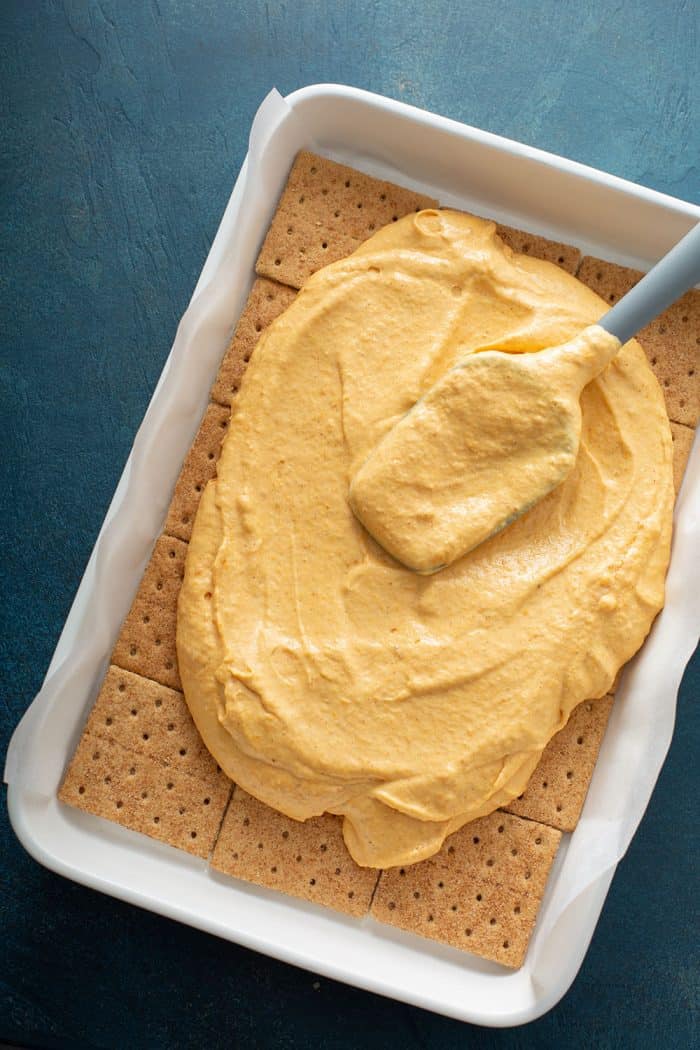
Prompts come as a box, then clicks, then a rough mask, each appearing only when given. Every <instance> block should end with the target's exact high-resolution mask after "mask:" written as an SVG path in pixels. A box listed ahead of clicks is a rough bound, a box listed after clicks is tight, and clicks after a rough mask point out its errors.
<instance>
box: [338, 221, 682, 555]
mask: <svg viewBox="0 0 700 1050" xmlns="http://www.w3.org/2000/svg"><path fill="white" fill-rule="evenodd" d="M698 281H700V224H698V225H697V226H696V227H695V228H694V229H693V230H691V231H690V233H688V234H687V235H686V236H685V237H684V238H683V240H682V241H680V242H679V243H678V244H677V245H676V246H675V247H674V248H673V249H672V250H671V251H670V252H669V253H668V255H666V256H664V258H663V259H662V260H661V261H660V262H658V263H657V264H656V266H654V268H653V269H652V270H650V271H649V273H648V274H646V276H645V277H643V278H642V280H641V281H640V282H639V283H638V284H637V285H635V287H634V288H632V289H631V291H629V292H628V293H627V295H625V296H624V297H623V298H622V299H620V301H619V302H618V303H616V304H615V306H613V307H612V309H610V310H608V311H607V313H605V314H604V315H603V317H602V318H601V319H600V321H599V322H598V324H597V325H596V326H592V327H591V328H587V329H585V330H584V331H583V332H582V333H581V335H579V336H577V337H576V338H574V339H572V340H570V341H569V342H568V343H565V344H564V345H563V346H558V347H552V348H551V349H547V350H541V351H539V352H537V353H529V354H509V353H504V352H502V351H498V350H485V351H483V352H481V353H477V354H472V355H470V356H469V357H467V358H465V359H464V360H463V361H462V362H461V363H460V364H459V365H457V366H456V367H454V368H452V369H451V370H450V371H449V372H447V373H446V375H444V376H443V377H442V378H441V379H440V380H439V381H438V382H437V383H436V384H435V385H434V386H433V387H431V389H430V390H429V391H428V392H427V393H426V394H425V395H424V397H422V398H421V400H420V401H418V402H417V403H416V404H415V405H414V406H413V408H412V409H411V410H410V411H409V412H408V413H407V414H406V415H405V416H404V417H403V418H402V419H401V420H399V422H398V423H397V424H396V425H395V426H394V427H393V428H392V429H391V430H390V431H389V433H388V434H387V435H386V436H385V437H384V438H383V439H382V440H381V441H380V442H379V443H378V445H377V446H376V447H375V448H374V449H373V450H372V452H371V453H370V455H369V456H368V458H367V459H366V460H365V462H364V463H363V464H362V465H361V467H360V468H359V470H358V471H357V473H356V474H355V476H354V477H353V479H352V481H351V484H350V489H349V494H348V500H349V503H350V506H351V507H352V509H353V512H354V513H355V515H356V516H357V518H359V520H360V521H361V522H362V524H363V525H364V526H365V527H366V528H367V530H368V531H369V532H370V533H371V535H372V536H374V538H375V539H376V540H377V541H378V543H380V544H381V545H382V547H384V549H385V550H387V551H388V552H389V553H390V554H392V555H393V556H394V557H395V558H397V559H398V560H399V561H401V562H403V564H404V565H406V566H407V567H408V568H410V569H413V570H414V571H415V572H419V573H433V572H437V571H438V570H439V569H442V568H444V567H445V566H446V565H449V564H451V563H452V562H453V561H455V560H456V559H457V558H459V557H461V556H462V555H463V554H466V553H467V552H468V551H470V550H473V548H474V547H476V546H477V545H478V544H479V543H482V542H483V541H484V540H486V539H488V538H489V537H490V536H493V535H495V534H496V533H497V532H499V531H500V530H501V529H503V528H505V527H506V525H509V524H510V523H511V522H513V521H515V519H516V518H518V517H520V515H521V514H523V513H524V512H525V511H526V510H528V509H529V508H530V507H532V506H533V505H534V504H535V503H537V502H538V501H539V500H540V499H542V498H543V497H544V496H546V495H547V493H548V492H551V491H552V489H553V488H555V487H556V486H557V485H559V484H560V483H561V482H562V481H563V480H564V479H565V478H566V476H567V475H568V474H569V472H570V471H571V469H572V467H573V465H574V463H575V461H576V456H577V453H578V447H579V441H580V435H581V409H580V405H579V398H580V395H581V391H582V390H583V388H584V387H585V386H586V384H587V383H589V382H590V381H591V380H592V379H594V378H595V376H597V375H598V374H599V373H600V372H601V371H602V370H603V369H604V368H605V366H606V365H607V364H608V363H609V362H610V361H611V360H612V359H613V357H614V356H615V355H616V354H617V352H618V350H619V348H620V346H621V345H622V344H623V343H625V342H627V340H628V339H631V338H632V336H633V335H634V334H635V333H636V332H638V331H639V329H640V328H643V327H644V326H645V325H646V324H648V323H649V321H651V320H652V319H653V318H654V317H656V316H657V315H658V314H659V313H661V312H662V311H663V310H665V309H666V307H668V306H670V305H671V304H672V303H673V302H675V300H676V299H678V298H679V297H680V296H681V295H682V294H683V293H684V292H686V291H687V290H688V289H689V288H692V287H693V285H694V284H696V283H697V282H698ZM601 330H602V331H601Z"/></svg>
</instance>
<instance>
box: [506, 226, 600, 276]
mask: <svg viewBox="0 0 700 1050" xmlns="http://www.w3.org/2000/svg"><path fill="white" fill-rule="evenodd" d="M496 229H497V230H498V236H499V237H500V238H501V240H502V241H503V242H504V243H505V244H507V245H508V247H509V248H512V249H513V251H514V252H522V254H523V255H531V256H532V257H533V259H546V261H547V262H551V263H554V264H555V266H560V267H561V268H562V270H566V271H567V273H571V274H575V273H576V271H577V270H578V266H579V263H580V261H581V252H580V251H579V250H578V248H574V247H572V245H570V244H562V243H561V241H550V240H548V239H547V238H546V237H540V236H539V234H537V233H527V232H526V231H525V230H516V229H515V228H514V227H513V226H503V225H501V224H500V223H497V224H496Z"/></svg>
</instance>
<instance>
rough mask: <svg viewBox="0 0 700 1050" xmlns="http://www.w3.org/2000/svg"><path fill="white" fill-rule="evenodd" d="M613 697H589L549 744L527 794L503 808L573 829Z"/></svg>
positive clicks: (584, 795)
mask: <svg viewBox="0 0 700 1050" xmlns="http://www.w3.org/2000/svg"><path fill="white" fill-rule="evenodd" d="M612 704H613V697H612V696H604V697H603V698H602V699H600V700H586V701H584V703H582V704H579V705H578V707H576V708H575V709H574V710H573V711H572V713H571V717H570V718H569V721H568V722H567V723H566V725H565V726H564V728H563V729H561V730H560V731H559V732H558V733H557V734H556V735H555V736H553V737H552V739H551V740H550V741H549V743H548V744H547V747H546V748H545V749H544V751H543V752H542V758H541V759H540V761H539V763H538V765H537V767H536V769H535V772H534V773H533V774H532V776H531V777H530V780H529V783H528V785H527V788H526V789H525V792H524V794H522V795H521V796H520V797H519V798H517V799H513V801H512V802H510V803H509V804H508V805H507V806H504V809H505V810H506V811H507V812H508V813H515V814H517V815H518V816H520V817H527V819H528V820H536V821H539V823H541V824H547V825H548V826H549V827H552V828H558V829H559V830H560V831H573V830H574V828H575V827H576V825H577V824H578V820H579V817H580V816H581V810H582V809H583V803H584V802H585V801H586V795H587V794H588V787H589V784H590V782H591V777H592V776H593V769H594V767H595V764H596V759H597V758H598V752H599V750H600V745H601V743H602V741H603V736H604V735H605V729H606V726H607V724H608V718H609V717H610V711H611V709H612Z"/></svg>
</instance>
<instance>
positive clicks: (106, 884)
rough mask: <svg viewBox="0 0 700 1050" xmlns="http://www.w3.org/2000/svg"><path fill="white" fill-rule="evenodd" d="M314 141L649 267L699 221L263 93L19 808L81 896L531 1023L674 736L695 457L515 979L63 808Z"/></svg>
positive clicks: (487, 153) (39, 712)
mask: <svg viewBox="0 0 700 1050" xmlns="http://www.w3.org/2000/svg"><path fill="white" fill-rule="evenodd" d="M301 147H311V148H313V149H316V150H319V151H320V152H322V153H325V154H326V155H328V156H331V157H333V158H335V159H338V160H342V161H345V162H347V163H350V164H353V165H355V166H357V167H359V168H361V169H363V170H365V171H368V172H369V173H370V174H376V175H381V176H384V177H387V178H390V179H393V180H394V181H396V182H399V183H403V184H405V185H409V186H413V187H415V188H416V189H420V190H424V191H426V192H429V193H432V194H434V195H435V196H436V197H438V198H439V200H440V201H441V202H442V203H444V204H452V205H456V206H458V207H463V208H467V209H470V210H473V211H475V212H477V213H480V214H485V215H491V216H494V217H495V218H498V219H500V220H501V221H504V222H508V223H510V224H512V225H516V226H520V227H523V228H526V229H530V230H532V231H533V232H536V233H541V234H544V235H548V236H551V237H555V238H557V239H561V240H563V241H566V242H569V243H573V244H577V245H579V246H580V247H581V248H582V249H583V250H584V251H586V252H592V253H594V254H597V255H600V256H602V257H604V258H607V259H611V260H615V261H618V262H622V263H625V264H629V265H635V266H639V267H642V268H644V267H647V266H648V265H650V264H651V263H652V262H653V261H654V260H655V259H657V258H658V257H659V256H661V255H662V254H663V253H664V252H665V251H667V250H668V248H670V246H671V245H672V244H673V243H674V242H675V241H676V240H678V239H679V238H680V237H681V236H682V235H683V234H684V233H685V232H686V231H687V230H688V229H689V228H690V227H691V226H692V224H693V223H694V222H696V221H698V219H700V209H698V208H695V207H693V206H692V205H690V204H686V203H683V202H682V201H678V200H674V199H672V198H670V197H665V196H663V195H661V194H658V193H654V192H652V191H650V190H646V189H643V188H641V187H638V186H634V185H632V184H630V183H627V182H623V181H622V180H620V179H617V178H614V177H612V176H609V175H605V174H603V173H601V172H597V171H593V170H591V169H589V168H585V167H583V166H581V165H579V164H575V163H572V162H570V161H566V160H562V159H561V158H559V157H554V156H552V155H550V154H546V153H542V152H540V151H538V150H535V149H531V148H529V147H527V146H522V145H519V144H517V143H513V142H510V141H507V140H505V139H501V138H498V137H496V136H494V135H490V134H487V133H485V132H482V131H478V130H476V129H474V128H469V127H466V126H464V125H461V124H457V123H455V122H454V121H450V120H445V119H443V118H441V117H438V116H435V115H433V114H431V113H426V112H422V111H420V110H417V109H413V108H411V107H409V106H405V105H403V104H401V103H398V102H393V101H391V100H389V99H385V98H381V97H379V96H377V95H372V94H368V93H367V92H363V91H357V90H355V89H352V88H346V87H338V86H333V85H317V86H314V87H309V88H304V89H303V90H301V91H297V92H295V93H294V94H292V95H290V96H289V97H288V98H287V99H286V101H285V100H282V99H281V97H280V96H279V95H277V94H276V93H273V94H271V95H270V96H269V97H268V99H266V101H265V103H263V106H262V107H261V110H260V112H259V114H258V117H257V118H256V122H255V124H254V126H253V130H252V132H251V142H250V152H249V155H248V158H247V161H246V164H245V165H244V167H243V169H242V171H241V174H240V176H239V178H238V180H237V182H236V184H235V186H234V190H233V193H232V195H231V199H230V201H229V203H228V207H227V208H226V212H225V214H224V217H223V219H222V222H221V226H220V228H219V231H218V233H217V236H216V239H215V241H214V244H213V245H212V249H211V252H210V254H209V257H208V259H207V262H206V264H205V266H204V269H203V271H202V275H201V277H200V280H199V282H198V284H197V288H196V290H195V294H194V296H193V298H192V302H191V304H190V307H189V309H188V311H187V313H186V314H185V316H184V317H183V320H182V322H181V324H180V326H179V328H178V332H177V336H176V339H175V343H174V345H173V349H172V352H171V354H170V356H169V358H168V361H167V363H166V366H165V368H164V370H163V374H162V375H161V378H160V381H159V383H158V386H157V388H156V391H155V393H154V395H153V399H152V401H151V404H150V406H149V409H148V412H147V413H146V416H145V418H144V421H143V424H142V425H141V427H140V429H139V432H138V434H137V436H136V440H135V442H134V446H133V450H132V454H131V456H130V458H129V461H128V463H127V465H126V468H125V470H124V474H123V476H122V478H121V480H120V482H119V485H118V487H117V490H116V493H115V495H114V498H113V500H112V504H111V506H110V508H109V511H108V513H107V516H106V518H105V522H104V525H103V527H102V530H101V532H100V535H99V538H98V540H97V543H96V545H95V549H94V551H93V553H92V557H91V559H90V562H89V564H88V567H87V569H86V572H85V576H84V578H83V580H82V583H81V585H80V588H79V590H78V593H77V595H76V598H75V601H74V603H73V607H72V609H71V611H70V614H69V616H68V619H67V620H66V624H65V627H64V630H63V633H62V635H61V638H60V640H59V643H58V646H57V648H56V652H55V654H54V658H53V660H52V662H51V666H50V668H49V673H48V675H47V678H46V680H45V683H44V686H43V687H42V690H41V692H40V693H39V695H38V697H37V698H36V699H35V701H34V702H33V704H32V705H31V707H30V708H29V710H28V711H27V713H26V714H25V716H24V718H23V719H22V721H21V723H20V725H19V726H18V728H17V730H16V732H15V734H14V737H13V739H12V742H11V744H10V749H9V751H8V757H7V766H6V771H5V778H6V780H7V782H8V785H9V788H8V805H9V810H10V817H11V820H12V824H13V826H14V828H15V831H16V833H17V835H18V836H19V838H20V840H21V842H22V843H23V845H24V846H25V847H26V849H27V850H28V851H29V852H30V853H31V854H32V855H33V856H34V857H35V858H36V859H37V860H38V861H39V862H40V863H42V864H44V865H46V866H47V867H49V868H51V869H53V870H54V871H57V872H59V873H61V874H63V875H66V876H67V877H69V878H72V879H75V880H76V881H78V882H82V883H84V884H85V885H88V886H92V887H93V888H96V889H100V890H103V891H104V892H106V893H110V894H112V895H114V896H116V897H120V898H122V899H123V900H127V901H131V902H132V903H134V904H138V905H140V906H142V907H144V908H149V909H151V910H152V911H156V912H160V913H162V914H164V915H169V916H171V917H172V918H175V919H179V920H180V921H182V922H186V923H189V924H191V925H193V926H197V927H200V928H201V929H203V930H208V931H210V932H211V933H215V934H217V935H219V936H221V937H225V938H228V939H229V940H232V941H236V942H238V943H240V944H243V945H246V946H248V947H251V948H255V949H257V950H258V951H262V952H266V953H268V954H270V955H274V956H276V957H278V958H280V959H284V960H286V961H288V962H291V963H295V964H297V965H299V966H304V967H308V968H309V969H312V970H315V971H318V972H319V973H323V974H326V975H328V976H330V977H334V978H336V979H339V980H343V981H347V982H349V983H352V984H355V985H358V986H360V987H363V988H367V989H371V990H372V991H375V992H381V993H383V994H385V995H389V996H393V997H395V998H397V999H403V1000H405V1001H407V1002H411V1003H415V1004H417V1005H419V1006H423V1007H426V1008H428V1009H431V1010H436V1011H439V1012H441V1013H444V1014H448V1015H451V1016H453V1017H457V1018H461V1019H463V1020H467V1021H472V1022H476V1023H478V1024H484V1025H493V1026H506V1025H513V1024H519V1023H522V1022H525V1021H529V1020H532V1019H534V1018H536V1017H538V1016H540V1015H541V1014H543V1013H544V1012H545V1011H547V1010H548V1009H549V1008H550V1007H552V1006H553V1005H554V1004H555V1003H556V1002H557V1000H558V999H559V998H560V997H561V996H562V995H563V994H564V992H565V991H566V990H567V989H568V987H569V986H570V984H571V982H572V981H573V979H574V977H575V975H576V973H577V971H578V968H579V966H580V964H581V962H582V959H583V957H584V954H585V952H586V949H587V947H588V943H589V941H590V938H591V935H592V933H593V929H594V927H595V923H596V921H597V919H598V915H599V913H600V909H601V907H602V904H603V901H604V899H605V895H606V892H607V889H608V886H609V883H610V880H611V878H612V875H613V873H614V870H615V866H616V863H617V861H618V860H619V858H620V856H622V854H623V853H624V851H625V849H626V848H627V845H628V844H629V841H630V838H631V836H632V834H633V833H634V830H635V829H636V827H637V825H638V823H639V820H640V819H641V816H642V814H643V811H644V809H645V807H646V804H647V802H648V799H649V796H650V794H651V791H652V788H653V785H654V783H655V781H656V777H657V775H658V771H659V769H660V767H661V763H662V762H663V758H664V756H665V754H666V751H667V749H668V745H669V743H670V739H671V733H672V729H673V718H674V709H675V696H676V691H677V688H678V685H679V682H680V678H681V675H682V671H683V668H684V666H685V663H686V661H687V659H688V657H689V656H690V654H691V652H692V649H693V646H694V642H695V639H696V637H697V633H698V625H699V623H700V566H699V565H698V564H697V559H696V558H694V557H693V545H694V543H696V542H697V538H698V534H699V533H700V492H699V490H700V485H698V476H699V475H700V454H698V450H697V448H696V449H695V452H694V455H693V458H692V462H691V465H690V468H689V473H688V475H687V477H686V481H685V483H684V485H683V490H682V493H681V498H680V501H679V503H678V506H677V516H676V533H675V540H674V551H673V559H672V564H671V569H670V573H669V579H668V601H667V606H666V609H665V610H664V612H663V614H662V615H661V616H660V617H659V619H658V620H657V622H656V624H655V627H654V629H653V631H652V634H651V636H650V638H649V640H648V642H647V644H646V646H645V648H644V650H643V652H642V653H641V654H640V656H639V657H638V658H637V660H636V661H635V664H634V667H633V668H632V670H631V671H629V672H628V673H627V674H626V676H625V682H624V685H623V688H622V690H621V692H620V694H619V698H618V701H617V703H616V704H615V709H614V712H613V715H612V718H611V722H610V727H609V731H608V733H607V735H606V738H605V741H604V744H603V748H602V750H601V754H600V758H599V761H598V765H597V767H596V772H595V775H594V778H593V783H592V785H591V790H590V792H589V796H588V799H587V802H586V806H585V809H584V814H583V817H582V819H581V821H580V823H579V826H578V828H577V830H576V832H575V833H574V835H572V836H565V838H564V842H563V844H562V847H561V849H560V851H559V856H558V857H557V860H556V863H555V866H554V869H553V872H552V875H551V877H550V880H549V884H548V888H547V893H546V896H545V899H544V902H543V905H542V909H541V912H540V917H539V920H538V923H537V928H536V931H535V935H534V937H533V940H532V943H531V945H530V950H529V952H528V956H527V960H526V963H525V965H524V966H523V967H522V968H521V969H520V970H519V971H517V972H514V973H513V972H510V971H507V970H505V969H503V968H502V967H500V966H497V965H495V964H491V963H488V962H485V961H483V960H480V959H477V958H475V957H473V956H470V955H468V954H465V953H460V952H457V951H453V950H452V949H449V948H446V947H442V946H440V945H437V944H434V943H432V942H430V941H427V940H423V939H422V938H419V937H414V936H411V935H409V934H404V933H402V932H400V931H397V930H392V929H390V928H388V927H384V926H381V925H379V924H377V923H375V922H374V921H373V920H371V919H369V918H367V919H364V920H362V921H357V920H352V919H349V918H345V917H343V916H341V915H338V914H335V913H334V912H331V911H328V910H325V909H322V908H319V907H316V906H314V905H311V904H306V903H303V902H300V901H296V900H294V899H292V898H290V897H284V896H282V895H279V894H276V893H273V892H268V891H266V890H263V889H259V888H256V887H252V886H248V885H246V884H244V883H240V882H236V881H234V880H229V879H226V878H223V877H220V876H217V875H215V874H213V873H212V872H210V871H209V870H208V868H207V865H206V864H205V863H204V862H202V861H198V860H196V859H194V858H192V857H189V856H188V855H186V854H185V853H182V852H180V851H178V850H175V849H172V848H170V847H168V846H165V845H162V844H160V843H157V842H154V841H151V840H150V839H148V838H146V837H145V836H142V835H139V834H136V833H135V832H130V831H127V830H125V829H124V828H120V827H118V826H117V825H115V824H110V823H108V822H107V821H103V820H100V819H98V818H95V817H91V816H90V815H88V814H84V813H78V812H75V811H72V810H70V809H68V808H67V807H64V806H61V805H59V803H58V802H57V800H56V790H57V788H58V785H59V783H60V780H61V777H62V774H63V771H64V769H65V766H66V764H67V762H68V760H69V758H70V755H71V754H72V751H73V748H74V746H75V744H76V742H77V740H78V738H79V735H80V732H81V728H82V725H83V723H84V720H85V717H86V714H87V712H88V710H89V708H90V705H91V704H92V702H93V700H94V697H95V695H96V692H97V689H98V688H99V683H100V680H101V677H102V674H103V671H104V668H105V664H106V661H107V658H108V654H109V652H110V651H111V648H112V645H113V642H114V640H115V638H116V635H117V633H118V630H119V626H120V623H121V620H122V619H123V616H124V615H125V613H126V611H127V609H128V607H129V605H130V602H131V600H132V597H133V595H134V593H135V591H136V588H137V586H138V582H139V579H140V577H141V574H142V571H143V568H144V566H145V564H146V561H147V559H148V556H149V553H150V550H151V547H152V544H153V542H154V540H155V538H156V537H157V535H158V534H159V531H160V529H161V528H162V524H163V520H164V515H165V511H166V508H167V505H168V502H169V498H170V493H171V489H172V485H173V483H174V480H175V478H176V476H177V473H178V470H179V467H180V464H181V461H182V459H183V457H184V455H185V452H186V451H187V449H188V447H189V445H190V443H191V441H192V438H193V436H194V434H195V431H196V429H197V425H198V421H199V419H200V417H201V414H202V412H203V410H204V408H205V405H206V402H207V396H208V391H209V388H210V385H211V382H212V380H213V377H214V375H215V373H216V369H217V366H218V362H219V360H220V358H221V354H222V352H223V350H224V347H225V344H226V341H227V337H228V334H229V332H230V330H231V328H232V326H233V324H234V322H235V320H236V318H237V316H238V314H239V312H240V309H241V307H242V304H243V302H244V300H245V297H246V294H247V292H248V290H249V287H250V285H251V283H252V279H253V266H254V262H255V257H256V254H257V250H258V247H259V245H260V243H261V241H262V238H263V235H264V233H265V230H266V228H267V226H268V224H269V221H270V219H271V216H272V213H273V210H274V206H275V203H276V200H277V197H278V195H279V192H280V190H281V188H282V186H283V184H284V181H285V178H286V175H287V172H288V170H289V167H290V165H291V162H292V158H293V156H294V154H295V153H296V151H297V150H298V149H299V148H301ZM223 162H224V158H222V163H223ZM250 173H254V177H249V174H250ZM696 444H697V443H696Z"/></svg>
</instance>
